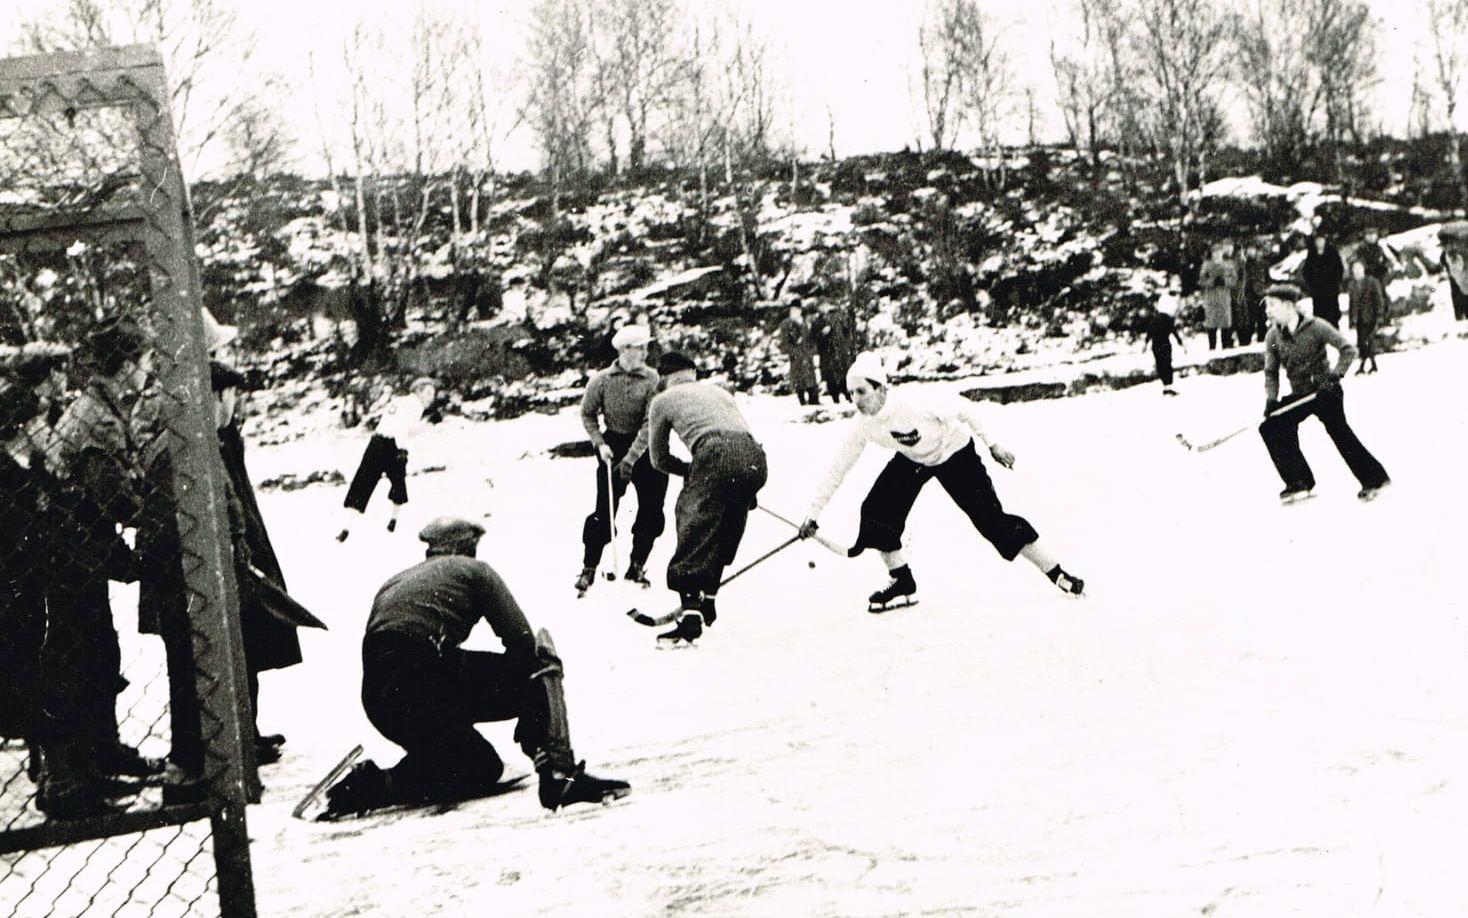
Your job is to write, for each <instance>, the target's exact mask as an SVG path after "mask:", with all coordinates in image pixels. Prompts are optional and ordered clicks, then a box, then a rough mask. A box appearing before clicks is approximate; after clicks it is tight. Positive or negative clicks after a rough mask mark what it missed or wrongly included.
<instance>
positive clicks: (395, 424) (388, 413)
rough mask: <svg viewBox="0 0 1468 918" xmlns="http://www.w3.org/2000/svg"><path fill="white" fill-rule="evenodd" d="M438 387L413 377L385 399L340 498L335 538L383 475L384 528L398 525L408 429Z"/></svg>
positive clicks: (361, 510) (346, 531) (344, 532)
mask: <svg viewBox="0 0 1468 918" xmlns="http://www.w3.org/2000/svg"><path fill="white" fill-rule="evenodd" d="M437 394H438V387H437V385H435V383H434V382H433V380H431V379H429V378H428V377H426V376H424V377H420V378H418V379H415V380H413V384H412V385H411V386H410V387H409V388H408V394H407V395H399V396H397V397H396V398H394V399H392V401H390V402H388V405H387V408H385V409H384V410H383V412H382V419H381V420H380V421H378V423H377V428H376V429H375V430H374V431H373V433H372V439H371V440H368V441H367V447H366V449H364V450H363V451H362V460H361V461H360V462H358V463H357V471H356V474H354V475H353V476H352V483H351V484H350V485H348V486H347V496H346V500H344V501H343V502H342V506H343V508H345V509H344V510H343V511H342V528H341V532H338V533H337V534H336V540H337V541H338V542H345V541H346V540H347V536H349V535H351V534H352V524H353V523H354V522H355V521H356V520H357V519H358V518H359V517H361V516H363V515H365V514H366V512H367V501H369V500H371V499H372V492H373V491H375V490H377V483H378V482H379V481H381V480H382V479H383V478H384V477H386V478H387V482H388V491H387V499H388V502H389V503H391V504H392V515H391V516H390V517H388V520H387V531H388V532H392V531H393V530H395V529H397V528H398V511H399V510H401V509H402V507H403V504H406V503H407V502H408V450H407V447H406V445H405V444H406V442H407V437H408V435H409V433H410V432H411V431H412V430H413V429H414V428H416V427H417V426H418V422H419V421H420V420H421V419H422V418H423V415H424V414H425V413H426V412H427V411H428V409H429V406H431V405H432V404H433V400H434V398H435V397H436V396H437Z"/></svg>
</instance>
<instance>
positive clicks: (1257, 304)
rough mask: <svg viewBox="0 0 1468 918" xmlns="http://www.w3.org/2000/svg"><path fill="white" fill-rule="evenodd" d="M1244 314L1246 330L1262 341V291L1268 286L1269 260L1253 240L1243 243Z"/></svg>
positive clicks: (1263, 321)
mask: <svg viewBox="0 0 1468 918" xmlns="http://www.w3.org/2000/svg"><path fill="white" fill-rule="evenodd" d="M1243 264H1244V276H1243V288H1244V315H1245V321H1246V323H1247V331H1249V332H1252V333H1253V335H1254V337H1256V338H1258V339H1259V341H1260V342H1261V343H1262V342H1263V341H1264V323H1265V319H1264V291H1265V290H1266V289H1268V287H1269V262H1268V261H1266V260H1265V258H1264V254H1263V252H1262V251H1261V250H1260V248H1259V243H1258V242H1255V241H1253V240H1250V241H1249V242H1247V243H1245V244H1244V262H1243Z"/></svg>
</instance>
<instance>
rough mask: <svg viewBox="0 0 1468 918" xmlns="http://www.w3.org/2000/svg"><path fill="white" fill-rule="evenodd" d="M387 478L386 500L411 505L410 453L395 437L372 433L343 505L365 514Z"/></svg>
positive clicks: (348, 487)
mask: <svg viewBox="0 0 1468 918" xmlns="http://www.w3.org/2000/svg"><path fill="white" fill-rule="evenodd" d="M384 475H386V476H387V482H388V491H387V499H388V500H390V501H392V502H393V503H395V504H406V503H407V502H408V451H407V450H405V449H399V448H398V441H396V440H394V439H393V438H392V437H384V436H382V435H381V434H373V435H372V439H371V440H368V441H367V448H366V449H365V450H363V451H362V461H361V462H359V463H358V464H357V473H356V474H355V475H353V476H352V483H351V484H350V485H348V486H347V499H346V500H345V501H343V502H342V506H344V507H350V508H351V509H353V510H356V511H358V512H366V510H367V502H368V501H369V500H371V499H372V492H373V491H376V490H377V483H378V482H379V481H381V480H382V477H383V476H384Z"/></svg>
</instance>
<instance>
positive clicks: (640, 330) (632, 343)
mask: <svg viewBox="0 0 1468 918" xmlns="http://www.w3.org/2000/svg"><path fill="white" fill-rule="evenodd" d="M651 340H652V332H650V331H648V330H647V326H646V325H623V326H622V327H621V328H619V329H617V333H616V334H615V335H612V347H614V348H616V349H617V350H619V351H620V350H621V349H622V348H624V347H646V346H647V343H648V342H649V341H651Z"/></svg>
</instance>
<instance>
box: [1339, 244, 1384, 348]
mask: <svg viewBox="0 0 1468 918" xmlns="http://www.w3.org/2000/svg"><path fill="white" fill-rule="evenodd" d="M1348 291H1349V294H1350V303H1351V328H1353V329H1355V330H1356V347H1357V349H1358V350H1359V351H1360V352H1361V366H1360V368H1359V369H1357V370H1356V375H1357V376H1360V375H1361V374H1362V373H1375V372H1376V370H1377V367H1376V330H1377V329H1378V328H1380V327H1381V325H1382V318H1383V317H1384V316H1385V315H1386V313H1387V306H1386V303H1387V299H1386V290H1384V289H1382V286H1381V281H1379V280H1377V279H1376V278H1375V277H1372V276H1371V275H1370V274H1369V273H1368V272H1367V270H1366V265H1365V264H1364V263H1362V262H1359V261H1353V262H1351V285H1350V287H1349V288H1348Z"/></svg>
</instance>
